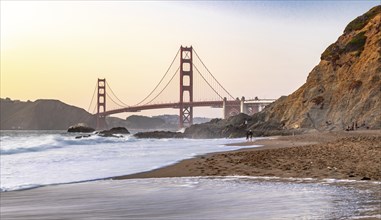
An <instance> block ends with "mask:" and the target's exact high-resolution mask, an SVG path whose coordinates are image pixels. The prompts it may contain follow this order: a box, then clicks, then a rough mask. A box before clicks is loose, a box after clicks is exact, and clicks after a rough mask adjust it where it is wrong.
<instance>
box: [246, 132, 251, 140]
mask: <svg viewBox="0 0 381 220" xmlns="http://www.w3.org/2000/svg"><path fill="white" fill-rule="evenodd" d="M246 140H247V141H252V140H253V131H252V130H248V131H247V132H246Z"/></svg>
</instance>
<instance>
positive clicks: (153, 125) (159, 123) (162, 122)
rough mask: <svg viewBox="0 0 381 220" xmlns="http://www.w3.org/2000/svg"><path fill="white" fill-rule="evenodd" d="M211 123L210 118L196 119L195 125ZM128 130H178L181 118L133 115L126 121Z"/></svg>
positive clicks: (175, 116) (176, 116) (194, 120)
mask: <svg viewBox="0 0 381 220" xmlns="http://www.w3.org/2000/svg"><path fill="white" fill-rule="evenodd" d="M208 121H210V118H202V117H195V118H193V122H194V123H195V124H199V123H204V122H208ZM126 125H127V127H128V128H133V129H157V130H178V128H179V116H178V115H158V116H152V117H147V116H140V115H131V116H129V117H127V119H126Z"/></svg>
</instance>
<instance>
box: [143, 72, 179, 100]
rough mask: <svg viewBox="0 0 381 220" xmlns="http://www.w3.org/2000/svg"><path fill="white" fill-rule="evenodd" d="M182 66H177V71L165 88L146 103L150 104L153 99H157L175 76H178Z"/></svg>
mask: <svg viewBox="0 0 381 220" xmlns="http://www.w3.org/2000/svg"><path fill="white" fill-rule="evenodd" d="M179 70H180V67H178V68H177V70H176V72H175V73H174V74H173V75H172V77H171V79H170V80H169V81H168V83H167V84H166V85H165V86H164V88H163V89H162V90H161V91H160V92H159V93H158V94H157V95H156V96H155V97H153V98H152V99H151V100H150V101H149V102H147V103H146V104H145V105H148V104H150V103H151V102H152V101H153V100H155V99H156V98H157V97H158V96H159V95H161V93H162V92H163V91H164V90H165V89H166V88H167V87H168V85H169V84H170V83H171V82H172V80H173V78H174V77H175V76H176V74H177V73H178V72H179Z"/></svg>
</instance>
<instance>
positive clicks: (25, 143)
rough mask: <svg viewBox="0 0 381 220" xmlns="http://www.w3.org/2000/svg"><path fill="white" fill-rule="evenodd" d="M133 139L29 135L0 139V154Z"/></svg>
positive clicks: (127, 137)
mask: <svg viewBox="0 0 381 220" xmlns="http://www.w3.org/2000/svg"><path fill="white" fill-rule="evenodd" d="M134 141H136V139H135V138H133V137H132V136H123V137H119V138H115V137H101V136H98V135H94V134H93V135H91V136H90V137H86V138H80V139H76V138H75V136H67V135H47V136H45V137H43V138H41V137H29V138H26V139H21V140H20V139H15V138H13V139H7V140H3V141H2V144H1V147H0V154H1V155H12V154H20V153H33V152H41V151H47V150H53V149H59V148H65V147H72V146H77V145H99V144H113V143H123V142H134Z"/></svg>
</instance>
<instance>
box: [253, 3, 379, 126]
mask: <svg viewBox="0 0 381 220" xmlns="http://www.w3.org/2000/svg"><path fill="white" fill-rule="evenodd" d="M269 125H271V126H273V128H275V129H295V128H304V129H317V130H343V129H348V127H349V129H351V128H352V127H354V128H356V126H357V127H364V128H365V127H368V128H381V6H376V7H374V8H372V9H371V10H369V11H368V12H367V13H365V14H364V15H362V16H359V17H357V18H356V19H354V20H353V21H352V22H350V23H349V24H348V25H347V27H346V28H345V30H344V33H343V34H342V35H341V36H340V37H339V38H338V39H337V41H336V42H335V43H333V44H331V45H330V46H329V47H328V48H327V49H326V50H325V51H324V52H323V53H322V55H321V61H320V63H319V64H318V65H317V66H315V68H313V70H312V71H311V72H310V73H309V75H308V77H307V81H306V83H305V84H304V85H302V86H301V87H300V88H299V89H298V90H296V91H295V92H294V93H292V94H291V95H289V96H287V97H282V98H280V99H279V100H277V101H276V102H275V103H273V104H272V105H270V106H269V107H268V108H266V109H265V111H263V112H262V113H260V114H257V115H255V116H254V117H253V123H252V124H251V126H250V128H252V129H261V128H264V127H266V126H269ZM271 126H270V127H271Z"/></svg>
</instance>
